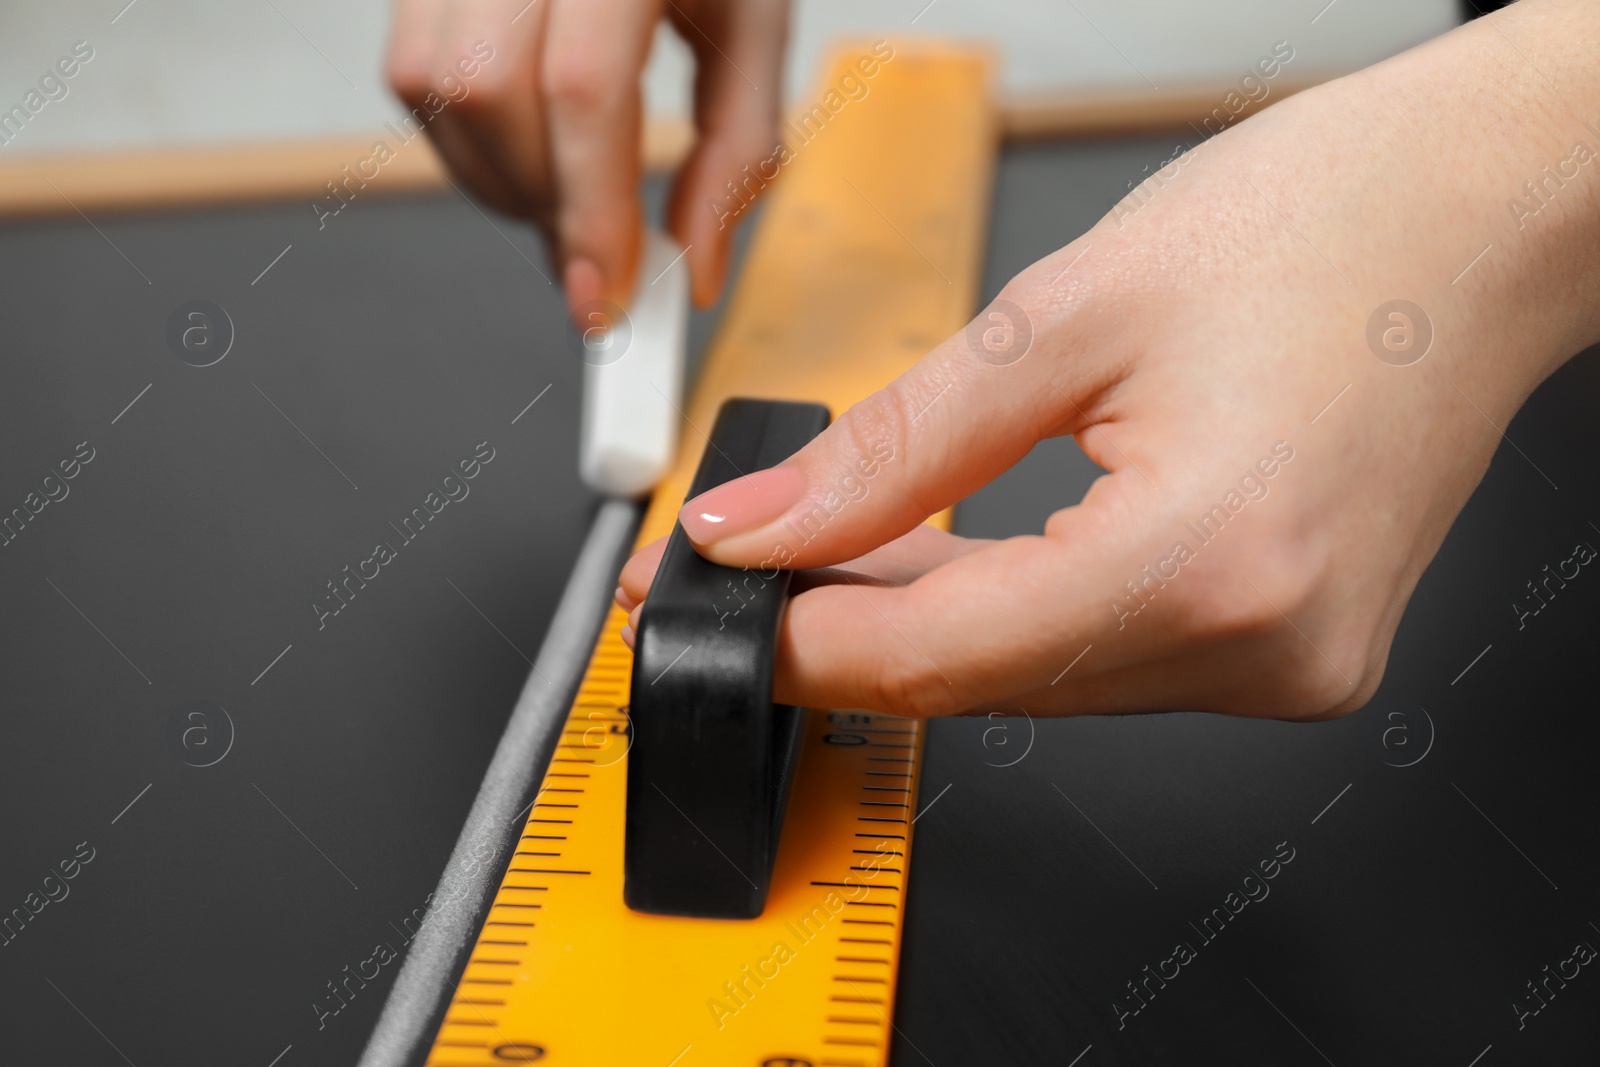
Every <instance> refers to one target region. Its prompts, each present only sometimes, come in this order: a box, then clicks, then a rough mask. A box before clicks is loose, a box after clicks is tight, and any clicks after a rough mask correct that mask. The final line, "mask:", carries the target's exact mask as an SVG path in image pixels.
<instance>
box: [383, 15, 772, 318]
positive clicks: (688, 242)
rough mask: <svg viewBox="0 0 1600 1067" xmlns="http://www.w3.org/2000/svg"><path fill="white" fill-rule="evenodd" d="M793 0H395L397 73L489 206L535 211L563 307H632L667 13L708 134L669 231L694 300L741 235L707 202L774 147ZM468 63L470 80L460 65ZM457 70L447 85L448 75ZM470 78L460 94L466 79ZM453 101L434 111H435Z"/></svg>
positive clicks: (692, 161) (694, 155) (399, 88)
mask: <svg viewBox="0 0 1600 1067" xmlns="http://www.w3.org/2000/svg"><path fill="white" fill-rule="evenodd" d="M787 7H788V5H787V2H786V0H666V2H665V3H663V2H661V0H533V2H530V0H397V2H396V5H395V20H394V31H393V34H392V36H391V39H390V42H389V55H388V76H389V81H390V83H391V84H392V85H393V86H394V89H395V91H396V92H397V93H398V94H399V95H400V97H401V99H402V100H404V101H405V103H406V105H407V106H408V107H411V108H414V109H421V110H420V112H418V113H419V114H420V115H423V116H427V115H429V114H430V113H431V112H433V113H432V117H431V119H430V120H429V121H428V122H427V124H426V128H427V130H428V132H429V134H430V135H431V136H432V137H433V140H434V144H435V145H437V146H438V148H439V152H440V154H441V155H442V156H443V157H444V159H445V162H446V163H447V164H448V165H449V167H450V169H451V171H453V172H454V173H455V174H456V175H457V176H458V177H459V178H460V179H461V180H463V181H464V182H466V183H467V185H468V186H470V187H471V188H472V189H473V191H474V192H476V193H477V194H478V195H479V196H481V197H482V198H483V199H484V200H485V201H486V202H488V203H490V204H492V205H494V206H495V207H496V208H498V209H500V210H501V211H504V212H506V213H508V214H512V215H521V216H524V217H526V218H530V219H532V220H533V221H534V222H536V223H537V224H538V225H539V227H540V228H541V229H542V230H544V232H545V235H546V237H547V238H548V239H549V241H550V245H551V248H552V252H553V255H554V257H555V259H556V261H557V262H558V264H559V266H560V271H561V276H562V281H563V284H564V285H565V287H566V292H567V303H568V307H569V308H570V309H571V310H572V312H573V314H574V315H575V316H576V314H577V310H578V309H579V308H580V307H582V306H583V305H585V304H587V303H590V302H592V301H595V300H602V299H603V300H609V301H611V302H613V303H616V304H623V305H625V304H626V303H627V302H628V297H629V296H630V295H631V293H632V291H633V287H634V284H635V282H636V280H637V279H636V278H635V277H634V275H635V273H636V270H637V265H638V257H639V250H640V233H641V225H642V222H641V216H640V208H639V192H638V191H639V178H640V131H641V125H642V110H643V105H642V101H641V93H640V85H639V80H640V76H641V74H642V73H643V71H644V67H645V62H646V60H647V59H648V58H649V56H650V44H651V41H652V40H653V39H654V36H655V29H656V24H657V22H659V21H660V20H661V19H662V18H663V17H665V18H668V19H669V20H670V21H671V23H672V25H673V26H674V27H675V28H676V29H677V31H678V33H679V34H680V35H681V36H682V37H683V39H684V40H685V41H686V42H687V43H688V45H689V47H690V49H691V50H692V51H693V52H694V55H695V63H696V74H695V88H694V117H695V126H696V128H697V130H698V131H699V136H698V139H697V140H696V142H695V145H694V149H693V151H692V152H691V153H690V155H689V157H688V159H687V160H686V161H685V162H684V164H683V167H682V169H681V170H680V171H679V173H678V177H677V182H676V184H675V185H674V187H673V191H672V200H671V206H670V208H669V212H668V215H669V226H670V228H671V230H672V233H673V235H674V236H675V237H676V238H677V240H678V243H679V244H681V245H684V246H685V247H686V248H687V249H688V255H687V259H688V263H689V270H690V274H691V277H692V278H693V291H694V297H695V300H696V301H697V302H698V303H700V304H701V305H706V304H710V303H711V302H713V301H714V300H715V299H716V296H717V293H718V291H719V290H720V289H721V287H722V281H723V275H724V274H725V273H726V272H727V264H728V255H729V251H730V248H731V242H732V237H733V228H732V226H731V225H726V224H725V223H724V222H722V221H720V220H719V218H718V216H717V213H716V211H715V210H712V209H711V208H709V207H708V205H715V204H721V203H722V202H723V201H725V200H726V199H727V191H726V188H725V185H726V183H727V182H730V181H737V180H738V179H739V178H740V174H741V170H742V169H743V168H744V167H745V166H746V165H747V164H748V165H751V166H754V165H755V164H756V163H758V162H759V161H761V160H763V159H765V158H766V157H767V156H769V155H771V153H772V151H773V147H774V145H775V144H776V142H777V133H776V131H777V124H778V111H779V107H780V105H781V96H782V85H781V68H782V57H783V48H784V37H785V28H786V22H787V17H788V12H787ZM479 42H486V43H487V45H488V46H489V48H491V49H492V50H493V52H492V58H491V59H489V60H488V61H487V62H483V63H481V65H480V64H477V63H473V64H472V66H473V68H474V69H475V71H476V73H475V74H474V75H473V76H472V78H471V80H470V82H469V83H464V82H463V79H462V76H461V73H460V71H459V70H458V68H457V64H458V63H459V62H460V61H461V60H462V59H463V58H466V59H468V60H472V59H474V58H481V56H482V53H483V48H482V47H481V46H479V47H478V48H477V50H476V51H475V50H474V46H475V45H479ZM447 78H448V79H453V80H452V82H451V83H450V84H446V79H447ZM462 84H467V85H468V91H467V92H466V94H465V95H461V94H460V92H459V86H460V85H462ZM430 95H432V97H433V100H434V101H435V102H437V101H439V100H441V99H445V100H449V101H450V102H449V103H448V104H447V105H446V106H444V107H442V108H439V109H438V110H437V111H436V112H434V109H433V108H430V107H425V102H426V101H427V98H428V97H429V96H430Z"/></svg>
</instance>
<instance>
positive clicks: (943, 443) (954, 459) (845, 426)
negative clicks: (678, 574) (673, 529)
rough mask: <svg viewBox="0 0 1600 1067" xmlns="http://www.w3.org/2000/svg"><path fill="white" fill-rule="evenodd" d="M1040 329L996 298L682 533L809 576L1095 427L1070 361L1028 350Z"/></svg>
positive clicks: (711, 550) (698, 500)
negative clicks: (1059, 380)
mask: <svg viewBox="0 0 1600 1067" xmlns="http://www.w3.org/2000/svg"><path fill="white" fill-rule="evenodd" d="M1033 330H1034V316H1031V315H1030V314H1029V313H1028V312H1027V311H1026V310H1025V309H1024V308H1023V307H1021V306H1020V305H1019V304H1017V303H1016V302H1014V301H1012V300H1010V299H1006V298H1003V297H1002V298H1000V299H997V300H996V301H995V302H994V303H993V304H991V305H990V306H989V307H988V308H986V309H985V310H984V312H982V313H981V314H980V315H979V316H978V318H977V319H975V320H973V323H972V324H971V325H969V326H968V328H967V329H966V330H965V331H963V332H962V333H960V334H957V335H955V336H953V337H951V338H949V339H948V340H946V341H945V342H944V343H943V344H941V345H940V346H939V347H938V348H936V349H934V350H933V351H932V352H931V353H929V354H928V355H927V356H925V357H923V358H922V359H921V360H919V361H918V362H917V364H916V365H915V366H913V367H912V368H911V369H910V370H909V371H907V372H906V373H905V374H903V375H901V376H900V377H899V378H897V379H895V380H894V381H893V382H891V383H890V384H889V385H888V386H886V387H885V388H883V389H881V390H879V391H878V392H876V393H874V394H872V395H871V396H869V397H868V398H866V399H865V400H863V401H861V402H860V403H859V404H856V405H855V406H854V407H852V408H850V410H848V411H846V412H845V413H844V414H843V415H842V416H840V417H839V419H838V420H837V421H836V422H834V423H833V424H832V425H831V426H829V427H828V429H827V430H826V431H824V432H823V433H822V435H821V436H819V437H818V438H817V439H816V440H814V441H812V442H811V443H810V444H808V445H807V446H806V447H805V448H803V449H801V450H800V451H799V452H797V453H795V455H794V456H792V457H791V458H789V459H788V460H785V461H784V462H783V463H781V464H779V465H778V466H776V467H773V468H771V469H770V470H764V471H755V472H750V473H746V474H745V475H744V476H742V477H740V478H737V479H735V480H733V481H731V482H728V483H726V484H724V485H721V486H718V487H717V488H715V489H712V490H710V491H709V492H706V493H702V494H701V495H699V496H697V497H694V498H693V499H691V500H689V501H687V502H685V503H684V505H683V508H682V510H681V511H680V512H679V513H678V518H679V521H681V522H682V523H683V528H684V531H685V532H686V533H688V535H689V539H690V540H691V541H693V542H694V544H695V547H696V548H697V549H699V551H700V553H701V555H703V556H705V557H706V558H708V559H711V560H713V561H715V562H717V563H721V564H725V565H730V566H754V565H758V564H759V565H767V566H770V565H772V564H773V563H776V564H777V565H778V566H781V567H792V568H808V567H820V566H828V565H831V564H836V563H842V562H844V561H846V560H850V559H854V558H855V557H857V556H860V555H862V554H864V553H866V552H868V551H870V550H872V549H874V548H876V547H878V546H879V545H882V544H884V543H886V542H888V541H890V540H893V539H894V538H896V537H899V536H900V535H902V534H904V533H906V532H907V531H909V530H911V529H913V528H914V527H916V526H917V525H918V524H920V523H921V522H923V521H924V520H925V519H927V518H928V516H930V515H932V514H934V513H936V512H938V511H941V510H943V509H944V508H947V507H949V506H951V505H952V504H955V503H956V502H957V501H960V500H961V499H963V498H965V497H966V496H968V495H969V494H971V493H972V492H973V491H975V490H977V489H979V488H981V487H982V486H983V485H985V484H987V483H988V482H990V481H992V480H993V479H994V478H995V477H997V476H998V475H1000V474H1001V473H1003V472H1004V471H1005V470H1007V469H1008V468H1009V467H1011V466H1012V465H1013V464H1015V463H1016V462H1017V461H1018V460H1020V459H1021V458H1022V457H1023V456H1025V455H1026V454H1027V453H1028V450H1029V449H1031V448H1032V447H1033V445H1034V444H1035V443H1037V442H1038V441H1039V440H1040V439H1041V438H1043V437H1046V436H1053V435H1056V434H1061V433H1071V432H1073V431H1074V429H1075V428H1076V427H1077V426H1078V425H1080V424H1081V423H1082V422H1083V421H1084V420H1083V419H1082V417H1081V416H1080V415H1079V413H1078V409H1077V405H1076V404H1074V403H1073V401H1071V400H1070V399H1068V393H1067V391H1063V390H1062V389H1061V388H1058V387H1057V386H1056V385H1055V383H1054V382H1052V380H1051V373H1052V371H1053V370H1054V369H1055V366H1056V365H1057V359H1056V356H1057V355H1058V353H1056V352H1041V351H1032V352H1031V353H1030V351H1029V349H1030V348H1038V347H1044V346H1042V345H1035V344H1034V337H1033ZM986 339H987V340H988V341H989V342H992V344H993V347H986V346H985V343H984V342H985V340H986ZM1055 340H1056V342H1059V341H1060V340H1061V338H1060V337H1059V336H1058V337H1057V338H1056V339H1055ZM1008 346H1009V347H1008ZM1051 347H1052V348H1054V347H1057V344H1055V343H1053V344H1052V346H1051ZM1063 409H1065V411H1063Z"/></svg>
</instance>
